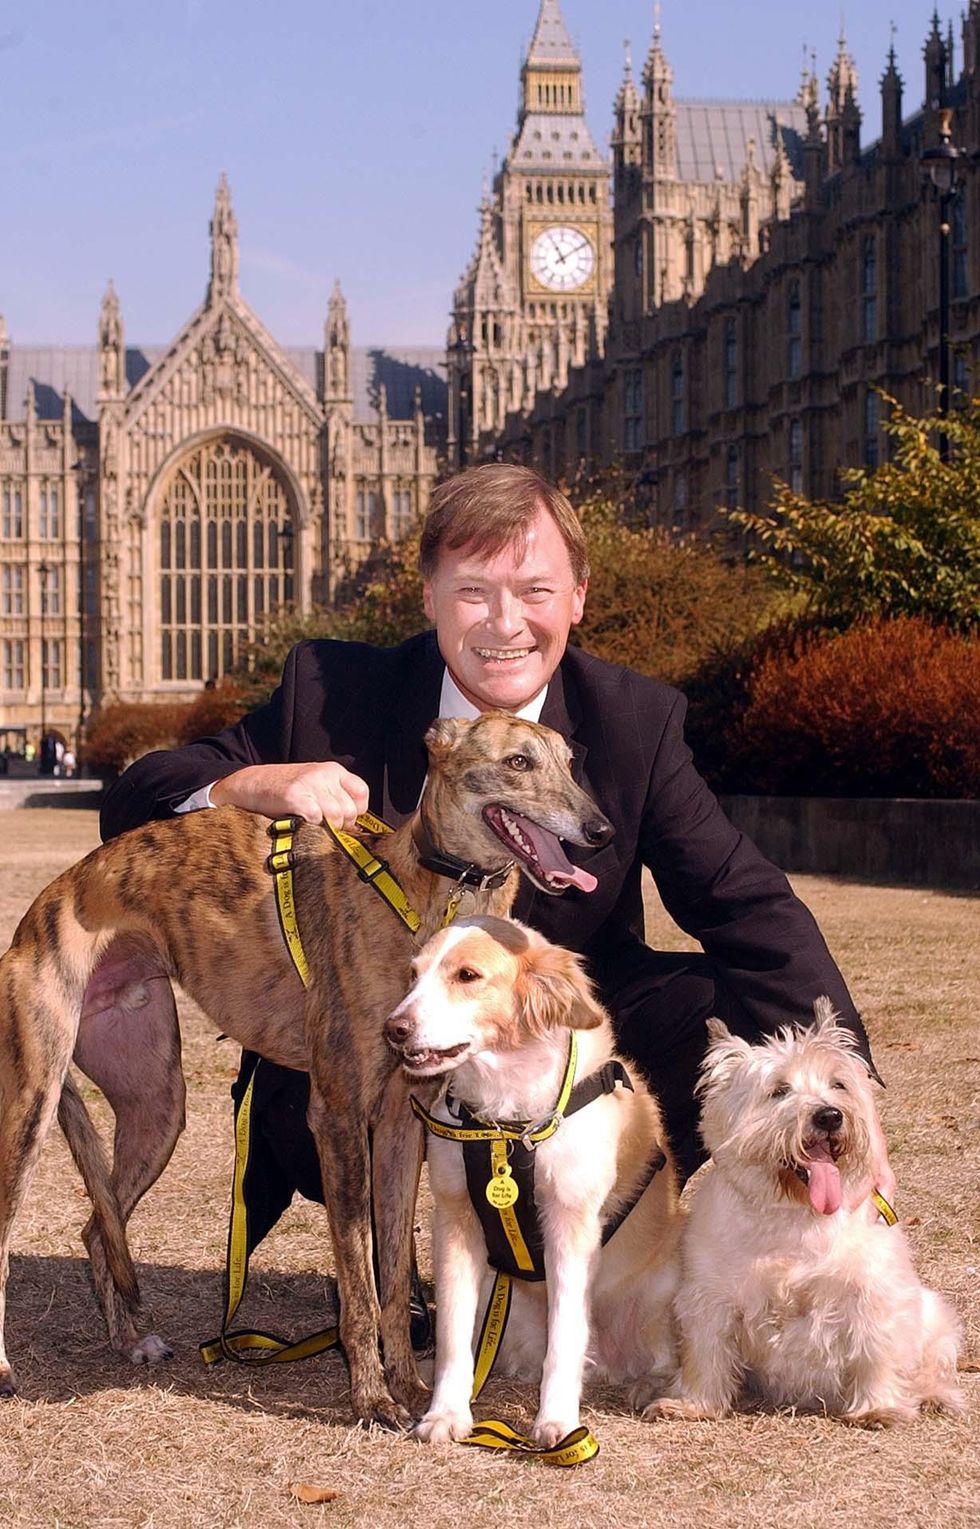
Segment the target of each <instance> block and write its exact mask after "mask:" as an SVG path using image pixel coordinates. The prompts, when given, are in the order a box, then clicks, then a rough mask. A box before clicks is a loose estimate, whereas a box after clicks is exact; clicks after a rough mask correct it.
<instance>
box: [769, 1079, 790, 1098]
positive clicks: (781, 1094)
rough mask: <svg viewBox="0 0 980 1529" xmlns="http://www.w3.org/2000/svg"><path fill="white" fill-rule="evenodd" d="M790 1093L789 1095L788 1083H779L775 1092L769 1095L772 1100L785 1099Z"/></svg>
mask: <svg viewBox="0 0 980 1529" xmlns="http://www.w3.org/2000/svg"><path fill="white" fill-rule="evenodd" d="M788 1093H789V1084H788V1083H777V1084H776V1087H775V1088H774V1089H773V1091H772V1093H771V1094H770V1095H769V1097H770V1099H785V1098H786V1095H787V1094H788Z"/></svg>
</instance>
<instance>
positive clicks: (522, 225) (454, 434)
mask: <svg viewBox="0 0 980 1529" xmlns="http://www.w3.org/2000/svg"><path fill="white" fill-rule="evenodd" d="M611 241H612V214H611V211H610V206H609V164H608V161H607V160H606V159H605V157H604V156H603V155H602V154H601V153H600V152H599V150H598V149H597V148H596V145H595V142H594V140H593V138H592V134H591V133H590V132H589V128H588V124H587V123H586V120H585V111H584V107H583V102H582V65H581V61H580V59H579V56H578V54H577V53H576V51H575V49H574V48H573V46H572V43H571V39H570V38H569V35H568V31H567V28H566V26H565V22H564V19H563V17H562V14H561V9H560V7H559V4H558V0H541V4H540V8H539V10H538V19H537V24H536V26H535V29H534V37H533V39H532V41H531V45H530V47H529V48H528V52H527V57H526V58H525V60H524V65H523V67H522V69H521V105H520V110H519V112H518V118H517V131H516V133H515V135H514V137H513V139H512V141H511V144H510V148H509V149H508V151H507V157H506V158H505V160H504V162H503V164H502V165H501V167H500V169H499V170H498V172H497V174H496V176H495V178H494V182H493V187H492V193H491V194H490V195H484V199H483V203H482V205H481V208H480V235H479V239H478V241H477V248H476V252H475V254H474V256H473V259H472V260H471V261H470V264H469V266H468V267H467V269H466V272H465V274H464V276H463V278H462V281H461V282H460V284H459V286H458V287H457V289H456V293H455V296H454V300H453V318H452V323H451V325H450V330H449V340H448V356H447V362H448V372H449V443H448V444H449V457H450V462H451V464H452V465H453V466H454V467H459V466H462V465H464V464H465V463H466V462H469V461H475V460H477V459H478V458H479V457H480V456H481V455H482V454H484V453H485V452H486V451H487V450H488V449H489V448H490V446H491V444H492V440H493V436H494V435H495V434H496V433H497V432H498V431H499V430H501V428H502V427H503V423H504V419H505V417H506V415H507V413H508V412H509V411H510V410H512V409H528V408H530V407H531V406H532V404H533V402H534V395H535V393H536V392H537V391H538V389H539V388H547V387H552V386H554V387H563V386H564V385H565V382H566V380H567V377H568V369H569V367H570V366H575V365H581V364H582V363H583V362H584V361H585V360H586V359H587V358H588V357H589V356H590V355H597V354H601V351H602V347H603V344H604V341H605V329H606V307H607V301H608V297H609V288H610V282H611V275H612V271H611Z"/></svg>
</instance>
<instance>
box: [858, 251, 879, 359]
mask: <svg viewBox="0 0 980 1529" xmlns="http://www.w3.org/2000/svg"><path fill="white" fill-rule="evenodd" d="M861 327H862V330H863V334H864V343H865V344H866V345H873V344H874V342H875V341H876V340H877V338H878V240H877V239H876V238H875V236H874V234H868V236H867V237H866V239H865V240H864V244H863V246H862V254H861Z"/></svg>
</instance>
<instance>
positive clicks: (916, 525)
mask: <svg viewBox="0 0 980 1529" xmlns="http://www.w3.org/2000/svg"><path fill="white" fill-rule="evenodd" d="M883 396H884V397H885V399H886V402H887V403H888V404H889V405H890V407H891V414H890V417H889V419H888V420H887V422H886V423H885V426H884V429H885V431H886V433H887V435H888V437H889V438H890V440H891V443H892V445H891V459H890V460H889V461H888V462H886V463H884V464H883V465H882V466H880V467H877V468H874V469H869V468H853V469H849V470H848V471H846V472H845V473H844V474H843V478H844V482H845V484H846V492H845V494H844V497H843V499H842V500H840V501H837V502H828V501H822V500H811V499H807V498H806V497H805V496H804V495H802V494H796V493H794V492H793V491H792V490H791V489H790V488H789V487H787V485H786V484H785V483H780V482H777V484H776V495H775V499H774V502H773V504H772V506H771V508H770V510H769V512H768V513H767V514H763V515H754V514H750V513H749V512H748V511H746V510H729V511H724V512H723V513H724V514H725V515H726V516H727V519H728V520H729V521H730V522H731V523H732V524H733V525H735V526H738V527H739V528H740V529H741V530H742V531H744V532H746V533H748V536H749V539H750V544H751V546H752V552H751V556H752V557H753V558H754V559H755V561H757V562H758V563H761V564H762V565H764V566H765V567H766V568H767V569H768V570H769V571H770V573H772V574H773V575H774V576H775V577H776V579H777V580H778V581H779V582H780V583H781V584H782V585H783V586H784V587H787V588H788V589H790V590H791V591H793V592H794V593H795V594H796V595H797V596H799V597H800V599H801V603H802V606H803V608H804V610H805V611H806V613H807V614H808V615H811V616H813V615H816V616H818V617H821V618H823V619H825V620H827V621H829V622H831V623H833V624H834V625H836V626H838V627H844V626H847V625H849V624H850V623H851V622H853V621H855V620H857V619H859V618H861V617H871V616H880V617H894V616H924V617H926V619H928V620H931V621H935V622H942V623H946V624H948V625H951V626H954V627H958V628H961V629H962V628H964V627H969V626H971V625H973V624H975V623H976V622H977V621H978V619H980V400H977V401H972V402H971V403H970V404H969V407H967V408H965V409H962V410H957V411H956V412H954V413H953V414H952V415H951V416H950V417H949V419H948V420H946V421H944V422H942V428H944V429H945V430H946V433H947V435H948V437H949V443H950V454H949V461H947V462H944V461H942V460H941V458H940V455H939V451H938V449H937V446H936V444H935V441H936V433H937V432H938V430H939V429H940V420H939V418H938V416H935V415H927V416H924V417H922V418H917V417H915V416H913V415H911V414H908V413H907V412H906V411H905V410H904V409H903V408H902V407H901V406H900V405H899V404H898V403H897V402H896V401H895V399H893V398H888V397H887V395H883Z"/></svg>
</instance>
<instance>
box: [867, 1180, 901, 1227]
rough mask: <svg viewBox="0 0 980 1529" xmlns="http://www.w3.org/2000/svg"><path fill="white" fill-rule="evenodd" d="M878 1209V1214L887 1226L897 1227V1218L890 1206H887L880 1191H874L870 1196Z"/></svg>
mask: <svg viewBox="0 0 980 1529" xmlns="http://www.w3.org/2000/svg"><path fill="white" fill-rule="evenodd" d="M871 1198H872V1200H873V1201H874V1203H875V1205H876V1206H877V1207H878V1214H879V1216H880V1217H881V1219H882V1221H884V1222H885V1224H886V1225H887V1226H897V1225H898V1216H897V1214H896V1212H895V1211H894V1209H893V1208H892V1206H890V1205H889V1203H888V1201H887V1200H886V1199H885V1197H884V1195H883V1194H882V1192H881V1190H880V1189H876V1190H875V1191H874V1193H873V1194H872V1196H871Z"/></svg>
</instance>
